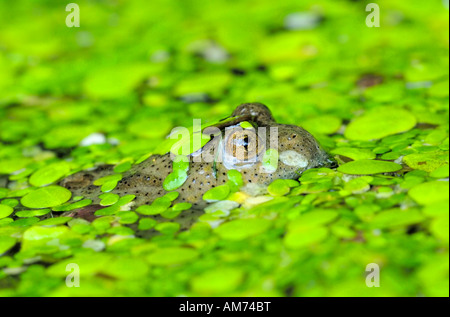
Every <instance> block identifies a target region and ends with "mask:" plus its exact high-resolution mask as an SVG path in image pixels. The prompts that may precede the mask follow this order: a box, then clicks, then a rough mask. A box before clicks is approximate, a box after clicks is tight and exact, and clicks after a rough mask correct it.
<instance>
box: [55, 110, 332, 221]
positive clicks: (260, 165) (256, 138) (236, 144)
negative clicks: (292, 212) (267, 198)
mask: <svg viewBox="0 0 450 317" xmlns="http://www.w3.org/2000/svg"><path fill="white" fill-rule="evenodd" d="M201 133H202V134H203V135H206V136H208V137H209V141H208V142H207V143H206V144H204V145H203V146H201V147H200V148H199V149H197V150H196V151H193V152H192V153H188V154H185V155H181V156H182V157H183V160H184V162H186V164H188V170H187V172H186V179H185V180H184V182H183V183H182V184H181V186H179V187H178V188H176V189H174V190H173V191H176V192H177V193H178V194H176V195H177V198H176V199H175V200H174V203H188V204H190V205H191V208H190V213H191V214H192V215H193V216H191V217H188V218H189V219H190V220H189V221H188V222H189V223H188V224H185V225H184V227H188V226H189V225H192V223H193V222H194V221H195V218H196V217H198V216H199V215H200V214H201V211H202V210H203V209H204V208H205V207H206V206H207V205H208V203H210V202H208V201H205V200H204V199H203V196H204V195H205V193H206V192H207V191H208V190H210V189H212V188H215V187H218V186H220V185H223V184H226V183H227V182H228V180H229V179H228V172H229V171H230V170H237V171H238V172H239V173H240V174H241V175H242V187H244V188H246V187H247V188H251V187H252V186H268V185H269V184H270V183H271V182H272V181H274V180H276V179H294V180H295V179H298V178H299V177H300V176H301V175H302V173H303V172H304V171H306V170H308V169H311V168H317V167H322V166H331V165H333V164H334V161H333V160H332V158H331V157H330V156H329V155H328V154H327V152H326V151H325V150H324V149H323V148H322V146H321V145H320V144H319V142H318V141H317V140H316V139H315V138H314V136H313V135H312V134H310V133H309V132H308V131H306V130H305V129H303V128H302V127H300V126H297V125H292V124H282V123H278V122H277V121H276V120H275V119H274V117H273V115H272V113H271V111H270V109H269V108H268V107H267V106H266V105H264V104H262V103H258V102H250V103H243V104H240V105H238V106H237V107H236V108H235V110H234V111H233V112H232V113H231V116H230V117H227V118H225V119H223V120H220V121H218V122H217V123H215V124H213V125H210V126H208V127H207V128H205V129H203V130H202V131H201ZM268 153H271V154H272V156H269V159H268ZM179 157H180V155H174V153H172V152H170V151H169V152H167V153H165V154H154V155H151V156H150V157H148V158H147V159H145V160H143V161H142V162H140V163H139V164H135V165H134V166H132V168H131V169H130V170H128V171H127V172H125V173H123V175H122V179H121V180H120V181H118V183H117V186H116V187H115V188H114V189H113V190H112V191H111V193H114V194H118V195H120V196H124V195H135V196H136V197H135V199H134V201H133V208H136V207H139V206H142V205H151V204H152V203H153V202H154V201H155V200H156V199H157V198H160V197H162V196H164V195H166V194H167V193H168V192H169V191H167V190H166V189H165V188H164V181H165V179H166V177H168V175H169V174H171V173H173V171H174V160H175V159H176V158H179ZM268 161H269V163H271V164H267V162H268ZM270 161H271V162H270ZM113 168H114V166H112V165H103V166H99V167H97V168H95V169H93V170H90V171H81V172H78V173H76V174H73V175H70V176H68V177H67V178H65V179H63V180H62V181H61V182H60V185H61V186H63V187H65V188H67V189H69V190H70V191H71V192H72V195H73V196H82V197H84V198H88V199H91V200H92V205H91V206H88V207H87V208H85V209H84V210H78V211H75V212H72V214H71V215H72V216H77V213H78V214H83V212H84V213H85V214H86V213H87V214H89V216H88V217H87V218H90V220H92V219H94V218H95V217H94V216H93V212H94V211H96V210H98V209H99V208H102V207H100V206H99V202H100V199H99V198H98V196H100V195H101V194H102V192H101V189H100V187H99V186H95V185H94V184H93V183H94V181H95V180H98V179H99V178H102V177H105V176H107V175H110V174H112V173H114V172H113ZM199 211H200V212H199ZM188 213H189V211H183V212H182V215H181V216H182V217H181V218H186V216H187V214H188ZM158 217H159V219H161V217H160V216H156V218H158Z"/></svg>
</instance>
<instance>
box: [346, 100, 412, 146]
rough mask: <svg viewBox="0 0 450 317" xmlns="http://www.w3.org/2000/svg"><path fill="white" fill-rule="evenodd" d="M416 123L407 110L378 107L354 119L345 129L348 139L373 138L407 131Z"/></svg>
mask: <svg viewBox="0 0 450 317" xmlns="http://www.w3.org/2000/svg"><path fill="white" fill-rule="evenodd" d="M415 125H416V118H415V117H414V116H413V115H412V114H411V113H410V112H409V111H407V110H404V109H401V108H392V107H378V108H375V109H373V110H371V111H368V112H366V113H365V114H363V115H362V116H360V117H358V118H356V119H354V120H353V121H352V122H350V124H349V125H348V126H347V129H346V130H345V137H346V138H347V139H350V140H374V139H381V138H384V137H385V136H388V135H392V134H397V133H401V132H405V131H408V130H410V129H412V128H413V127H414V126H415Z"/></svg>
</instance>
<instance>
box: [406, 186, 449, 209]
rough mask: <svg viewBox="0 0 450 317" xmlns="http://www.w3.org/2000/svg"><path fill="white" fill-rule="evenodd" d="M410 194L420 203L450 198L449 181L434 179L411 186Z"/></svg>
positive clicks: (424, 203) (428, 203)
mask: <svg viewBox="0 0 450 317" xmlns="http://www.w3.org/2000/svg"><path fill="white" fill-rule="evenodd" d="M408 195H409V196H410V197H411V198H412V199H414V200H415V201H416V202H417V203H418V204H419V205H430V204H433V203H436V202H439V201H445V200H448V199H449V184H448V181H432V182H426V183H422V184H419V185H417V186H414V187H413V188H411V189H410V190H409V192H408Z"/></svg>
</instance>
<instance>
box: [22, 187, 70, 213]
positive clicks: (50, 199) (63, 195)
mask: <svg viewBox="0 0 450 317" xmlns="http://www.w3.org/2000/svg"><path fill="white" fill-rule="evenodd" d="M71 196H72V193H71V192H70V191H69V190H68V189H66V188H64V187H61V186H56V185H52V186H48V187H42V188H39V189H37V190H35V191H32V192H31V193H29V194H27V195H25V196H24V197H23V198H22V199H21V201H20V202H21V203H22V205H24V206H25V207H28V208H48V207H55V206H58V205H61V204H63V203H65V202H66V201H68V200H69V199H70V197H71Z"/></svg>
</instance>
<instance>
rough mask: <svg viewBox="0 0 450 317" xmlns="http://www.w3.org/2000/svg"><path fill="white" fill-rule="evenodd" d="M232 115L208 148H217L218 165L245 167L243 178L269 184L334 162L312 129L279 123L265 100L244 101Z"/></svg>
mask: <svg viewBox="0 0 450 317" xmlns="http://www.w3.org/2000/svg"><path fill="white" fill-rule="evenodd" d="M231 118H233V120H228V121H226V122H227V123H226V124H223V125H220V124H219V125H218V126H216V128H217V127H219V128H220V131H221V137H220V140H218V139H217V138H216V140H213V141H214V142H211V143H210V145H209V146H207V147H206V148H209V149H210V150H214V152H216V151H215V150H217V149H218V151H217V152H216V157H215V158H216V161H217V162H218V164H219V165H218V166H219V167H220V168H223V169H226V170H230V169H237V170H239V171H242V172H243V174H244V175H245V177H244V181H245V180H247V182H254V183H265V184H267V183H270V182H271V181H272V180H274V179H277V178H285V179H288V178H289V179H296V178H298V177H299V176H300V174H301V173H302V172H303V171H305V170H306V169H309V168H314V167H320V166H330V164H331V163H332V162H331V160H330V158H329V156H328V155H327V154H326V152H325V151H324V150H323V149H322V148H321V147H320V145H319V143H318V142H317V141H316V139H315V138H314V137H313V136H312V135H311V134H310V133H309V132H307V131H306V130H304V129H303V128H301V127H299V126H295V125H288V124H279V123H277V122H276V121H275V120H274V118H273V116H272V114H271V112H270V110H269V109H268V108H267V107H266V106H265V105H263V104H260V103H245V104H241V105H239V106H238V107H237V108H236V109H235V110H234V111H233V113H232V115H231ZM206 150H207V149H206ZM217 153H218V155H217Z"/></svg>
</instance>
